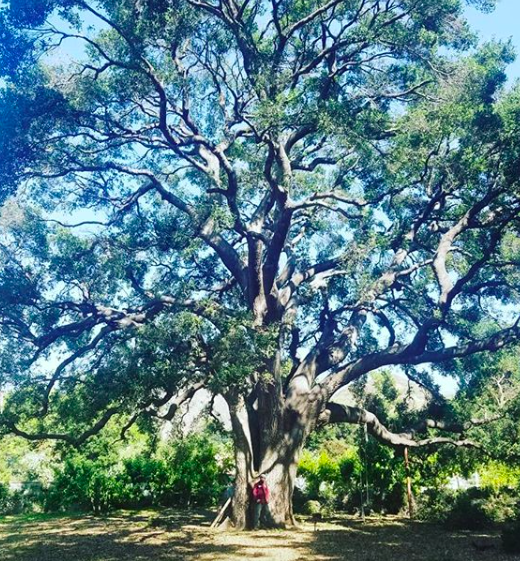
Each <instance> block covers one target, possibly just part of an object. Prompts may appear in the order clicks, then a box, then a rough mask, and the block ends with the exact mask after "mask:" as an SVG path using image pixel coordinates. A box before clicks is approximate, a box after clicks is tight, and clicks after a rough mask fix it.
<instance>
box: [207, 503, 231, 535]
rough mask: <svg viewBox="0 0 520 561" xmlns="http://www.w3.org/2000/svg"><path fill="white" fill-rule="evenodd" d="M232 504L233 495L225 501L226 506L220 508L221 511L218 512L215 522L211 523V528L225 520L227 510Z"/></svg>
mask: <svg viewBox="0 0 520 561" xmlns="http://www.w3.org/2000/svg"><path fill="white" fill-rule="evenodd" d="M230 504H231V497H229V499H228V500H227V501H226V502H225V503H224V506H223V507H222V508H221V509H220V510H219V513H218V514H217V517H216V518H215V520H213V522H212V523H211V526H210V528H216V527H217V526H218V525H219V524H220V523H221V522H222V521H223V520H224V518H225V515H226V511H227V509H228V507H229V505H230Z"/></svg>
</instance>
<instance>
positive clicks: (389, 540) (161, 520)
mask: <svg viewBox="0 0 520 561" xmlns="http://www.w3.org/2000/svg"><path fill="white" fill-rule="evenodd" d="M211 516H212V515H211V513H204V512H198V513H193V512H191V513H189V512H171V511H166V512H161V513H158V512H147V511H146V512H144V511H143V512H139V513H118V514H116V515H112V516H107V517H102V518H101V517H93V516H74V517H65V516H59V517H49V516H43V515H41V516H38V515H35V516H30V517H27V516H26V517H5V518H3V519H2V518H0V561H15V560H16V561H116V560H117V561H141V560H143V561H144V560H146V561H166V560H168V561H179V560H188V561H191V560H195V559H196V560H200V561H235V560H236V561H239V560H240V561H248V560H252V559H260V560H262V561H311V560H312V561H339V560H349V561H397V560H399V561H472V560H476V561H514V560H515V561H516V560H520V556H515V555H506V554H505V553H502V552H501V551H500V537H499V532H498V531H489V532H448V531H446V530H444V529H443V528H439V527H436V526H433V525H430V524H425V523H421V522H410V521H408V520H402V519H399V518H391V517H385V518H369V519H367V521H366V522H365V523H364V524H363V523H362V522H361V521H360V520H359V519H358V518H355V517H342V518H337V519H332V520H329V521H326V522H322V523H320V524H319V525H318V529H317V531H314V527H313V525H312V524H311V523H309V522H305V521H303V522H302V523H301V527H300V529H298V530H291V531H278V530H270V531H268V530H258V531H256V532H233V531H221V530H211V529H210V528H209V523H210V521H211Z"/></svg>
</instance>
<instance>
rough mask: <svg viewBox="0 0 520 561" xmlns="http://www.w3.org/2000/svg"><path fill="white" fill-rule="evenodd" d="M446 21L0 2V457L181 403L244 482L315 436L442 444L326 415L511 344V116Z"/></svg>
mask: <svg viewBox="0 0 520 561" xmlns="http://www.w3.org/2000/svg"><path fill="white" fill-rule="evenodd" d="M467 4H473V5H477V6H479V7H480V8H482V9H491V8H492V6H493V4H494V2H491V1H477V0H474V1H470V0H467V1H466V2H463V1H461V0H440V1H438V2H435V3H433V2H430V1H428V0H388V1H381V0H329V1H326V0H270V1H267V0H179V1H175V2H173V1H169V0H123V1H121V0H118V1H117V2H116V1H113V0H89V1H84V0H41V1H38V2H34V1H29V0H10V1H6V2H4V3H3V5H2V7H1V9H0V68H2V69H3V76H4V77H3V82H2V87H1V90H0V108H1V109H0V129H1V134H0V145H1V149H2V153H3V156H4V157H3V159H2V162H1V164H0V178H1V187H0V190H1V194H2V200H3V201H4V205H3V208H2V217H1V245H0V251H1V254H0V255H1V257H0V259H1V261H2V270H1V272H0V293H1V303H0V329H1V333H2V339H1V370H0V376H1V379H2V381H3V382H4V383H6V382H8V383H9V384H10V386H9V387H10V388H11V390H12V391H11V396H10V399H9V400H8V402H7V405H6V408H5V411H4V413H3V415H2V417H1V420H2V426H3V427H4V428H5V430H6V431H11V432H15V433H16V434H20V435H25V436H26V437H28V438H35V439H37V438H61V439H65V440H68V441H69V442H71V443H73V444H79V443H81V442H83V441H84V440H85V439H86V438H88V437H89V436H91V435H92V434H93V433H94V432H96V431H98V430H100V429H101V428H102V427H103V426H104V425H105V424H106V423H107V422H108V421H109V420H110V418H111V417H112V416H114V415H116V414H120V413H123V412H124V413H126V414H128V415H129V423H132V422H135V420H137V419H139V418H140V417H143V416H146V417H154V416H155V417H156V416H162V417H168V418H169V417H171V416H173V414H174V413H175V411H176V409H177V408H178V405H179V404H180V403H181V402H183V401H185V400H187V399H190V398H191V397H193V395H194V394H195V393H196V392H197V391H198V390H199V389H200V388H202V387H205V388H207V389H208V390H209V391H210V392H212V393H213V394H215V395H216V394H219V395H222V396H223V397H224V398H225V399H226V401H227V403H228V405H229V408H230V411H231V415H232V422H233V430H234V434H235V445H236V447H237V450H238V453H237V454H238V455H237V466H240V463H241V462H243V463H244V462H245V463H247V465H248V468H247V470H248V471H247V470H246V471H247V472H248V473H250V474H251V473H253V472H254V471H255V470H257V469H263V470H264V471H265V470H267V468H269V466H272V465H275V464H277V460H276V458H278V457H279V456H280V455H282V456H283V455H284V454H285V455H286V454H289V452H288V451H289V450H290V451H291V453H290V454H289V455H292V457H293V459H294V457H295V456H297V455H298V453H299V451H300V450H301V446H302V445H303V442H304V441H305V439H306V437H307V436H308V434H309V433H310V432H311V431H312V430H313V428H314V427H316V426H317V425H322V424H325V423H329V422H341V421H347V422H361V423H366V424H367V426H368V427H369V430H370V431H371V432H372V434H374V435H375V436H376V437H377V438H379V439H380V440H383V441H386V442H388V443H390V444H392V445H394V446H404V445H406V446H416V445H419V444H421V445H424V444H429V443H433V442H448V443H451V444H455V445H459V444H467V441H466V440H464V439H453V438H452V437H451V436H449V437H448V436H439V435H436V436H432V435H428V434H427V433H426V431H427V430H428V429H437V430H441V429H444V430H448V429H450V428H451V429H454V430H455V432H459V433H460V432H465V430H461V429H460V427H461V425H460V423H459V424H456V423H452V424H451V425H450V426H448V424H447V423H444V424H443V423H442V421H441V419H436V420H432V419H425V420H424V421H423V422H422V424H418V425H416V426H415V427H410V428H409V430H404V432H391V430H389V429H388V428H387V427H385V426H384V425H383V424H382V423H381V422H380V421H379V419H378V418H377V417H376V416H375V415H374V414H373V413H372V412H370V411H368V410H364V409H360V408H354V407H348V406H339V405H338V404H334V403H332V402H331V401H330V400H331V399H332V398H333V397H334V395H335V394H336V393H337V392H338V391H339V390H340V389H342V388H343V387H345V386H347V385H348V384H350V383H351V382H353V381H355V380H358V379H359V378H361V377H362V376H364V375H366V374H367V373H370V372H372V371H374V370H376V369H377V368H380V367H383V366H390V365H401V366H402V367H403V368H404V371H405V373H406V374H407V375H408V376H409V377H410V379H412V380H414V381H415V382H417V383H419V384H420V385H422V386H423V387H425V388H426V389H427V390H428V391H429V392H430V395H431V396H432V399H434V400H435V399H437V400H439V399H440V396H439V392H438V388H437V387H436V386H435V384H434V382H433V380H432V377H431V369H430V371H428V370H424V369H421V368H419V369H418V368H417V366H418V365H423V364H433V365H434V366H433V368H436V369H437V370H438V371H439V372H440V373H449V372H450V371H453V370H454V369H459V371H460V370H461V369H462V370H463V369H464V363H461V362H460V361H461V360H462V361H464V360H467V357H471V356H472V355H474V354H475V353H481V352H484V351H497V350H499V349H501V348H503V347H505V346H507V345H509V344H511V343H514V342H515V341H517V340H518V336H519V335H520V327H519V324H518V321H519V319H520V317H519V316H518V315H517V314H516V313H515V309H516V305H517V304H518V275H519V271H518V265H519V262H520V261H519V259H520V245H519V244H518V228H519V221H518V213H519V209H520V206H519V205H520V190H519V188H520V183H519V175H518V170H519V157H520V140H519V139H520V135H519V132H520V130H519V128H520V90H518V88H513V89H512V90H511V91H508V92H506V91H505V90H504V83H505V77H506V76H505V68H506V65H507V63H508V62H510V61H511V60H512V59H513V53H512V49H511V47H510V45H508V44H507V43H505V44H503V43H489V44H484V45H478V44H477V42H476V39H475V36H474V35H473V33H472V32H471V30H470V29H469V27H468V25H467V23H466V22H465V20H464V7H465V6H466V5H467ZM457 361H459V362H457ZM461 365H462V366H461ZM465 375H466V378H467V379H469V378H471V376H472V372H471V371H466V374H465ZM71 412H73V413H72V414H70V413H71ZM477 421H479V420H478V419H475V423H477ZM79 426H80V427H82V428H78V427H79ZM412 428H413V430H412ZM289 463H291V464H292V463H293V462H292V460H291V462H289ZM244 469H245V468H244Z"/></svg>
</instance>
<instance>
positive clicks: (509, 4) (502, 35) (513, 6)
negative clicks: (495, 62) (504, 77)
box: [467, 0, 520, 81]
mask: <svg viewBox="0 0 520 561" xmlns="http://www.w3.org/2000/svg"><path fill="white" fill-rule="evenodd" d="M467 17H468V21H469V23H470V25H471V27H472V28H473V29H475V30H476V31H478V32H479V34H480V37H481V39H483V40H489V39H512V41H513V44H514V45H515V47H516V51H517V60H516V61H515V62H514V63H513V64H512V65H511V66H510V68H509V71H508V75H509V78H510V81H513V80H516V79H518V78H520V0H498V3H497V7H496V8H495V10H494V11H493V12H491V13H490V14H484V13H482V12H480V11H478V10H476V9H475V8H468V9H467Z"/></svg>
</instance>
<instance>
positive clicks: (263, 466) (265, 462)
mask: <svg viewBox="0 0 520 561" xmlns="http://www.w3.org/2000/svg"><path fill="white" fill-rule="evenodd" d="M270 413H272V409H271V411H268V410H262V411H259V410H254V409H251V408H249V407H248V405H247V404H246V403H245V400H244V399H243V398H242V397H239V398H236V399H235V400H233V401H231V403H230V414H231V423H232V430H233V439H234V445H235V462H236V479H235V494H234V497H233V501H232V516H231V518H232V523H233V525H234V526H235V528H239V529H246V528H251V527H252V525H253V503H252V487H253V485H254V483H255V481H256V479H257V477H258V476H259V475H260V474H261V473H263V474H265V477H266V481H267V485H268V487H269V490H270V494H271V496H270V501H269V516H268V517H267V520H266V521H265V523H266V525H267V526H270V527H275V528H285V527H290V526H294V525H295V520H294V513H293V507H292V496H293V491H294V484H295V480H296V471H297V466H298V461H299V457H300V453H301V450H302V449H303V446H304V441H305V437H306V435H307V434H308V431H307V430H306V427H307V426H308V424H309V423H308V421H305V422H302V419H303V417H302V416H299V415H295V413H294V412H289V413H288V412H285V413H280V417H281V418H280V419H279V420H278V422H277V423H275V426H276V430H272V426H273V423H272V421H271V420H268V421H267V424H268V425H269V426H270V427H271V430H268V431H266V430H262V428H263V426H265V424H266V417H268V416H269V414H270ZM259 417H260V418H261V420H260V421H259Z"/></svg>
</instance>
